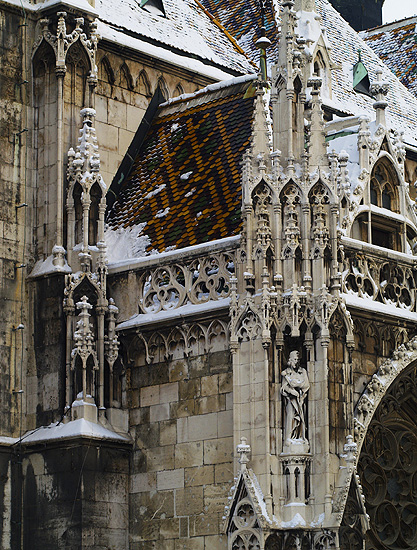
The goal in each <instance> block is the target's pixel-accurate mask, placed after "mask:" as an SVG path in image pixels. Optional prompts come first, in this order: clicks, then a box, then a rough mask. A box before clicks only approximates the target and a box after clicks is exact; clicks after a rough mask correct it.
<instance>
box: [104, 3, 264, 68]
mask: <svg viewBox="0 0 417 550" xmlns="http://www.w3.org/2000/svg"><path fill="white" fill-rule="evenodd" d="M95 7H96V10H97V12H98V13H99V18H100V20H101V21H102V22H104V23H106V27H107V28H106V27H104V26H100V28H99V30H100V31H101V32H102V33H103V37H106V38H108V37H109V35H110V36H111V33H110V31H119V33H125V34H126V35H127V38H128V37H133V38H137V39H140V40H141V44H137V46H138V48H139V49H140V50H142V49H143V48H146V47H148V46H147V45H146V42H148V44H149V46H150V45H160V46H162V47H164V48H166V49H168V50H170V51H172V53H174V54H176V55H179V56H182V57H183V58H184V65H186V59H187V57H190V56H191V58H192V59H196V60H198V61H200V62H203V63H206V64H207V63H208V64H214V65H215V67H216V68H217V69H222V70H224V71H225V72H228V73H229V74H230V72H232V74H233V73H235V74H245V73H248V72H254V67H253V65H252V64H251V63H250V61H249V59H247V58H246V57H245V55H243V54H242V53H241V52H240V51H239V50H238V48H237V47H236V45H235V44H234V42H233V40H231V39H230V38H229V37H228V36H227V34H226V33H225V32H223V31H222V29H221V28H219V26H217V25H216V24H215V23H214V22H213V21H212V20H211V19H210V17H209V16H208V15H207V14H206V13H205V11H204V9H203V8H202V7H200V6H199V5H198V3H197V2H195V1H194V0H164V7H165V14H166V17H161V16H160V15H156V14H153V13H150V12H148V11H146V10H144V9H141V8H140V7H139V2H137V1H136V0H116V1H115V0H96V6H95ZM118 41H119V42H120V41H121V42H122V43H123V44H124V43H125V42H126V40H121V37H120V34H119V36H118ZM131 45H132V46H133V43H131Z"/></svg>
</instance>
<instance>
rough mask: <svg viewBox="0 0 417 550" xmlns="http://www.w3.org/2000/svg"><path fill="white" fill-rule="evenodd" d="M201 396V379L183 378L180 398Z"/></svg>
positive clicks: (180, 385) (180, 386)
mask: <svg viewBox="0 0 417 550" xmlns="http://www.w3.org/2000/svg"><path fill="white" fill-rule="evenodd" d="M196 397H200V379H199V378H196V379H193V380H189V379H187V380H182V381H181V382H180V383H179V399H180V400H181V401H182V400H184V399H195V398H196Z"/></svg>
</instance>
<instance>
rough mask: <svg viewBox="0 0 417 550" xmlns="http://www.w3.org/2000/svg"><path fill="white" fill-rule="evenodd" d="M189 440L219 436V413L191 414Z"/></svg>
mask: <svg viewBox="0 0 417 550" xmlns="http://www.w3.org/2000/svg"><path fill="white" fill-rule="evenodd" d="M187 420H188V439H187V441H201V440H203V439H214V438H215V437H217V414H216V413H211V414H202V415H200V416H190V417H189V418H188V419H187Z"/></svg>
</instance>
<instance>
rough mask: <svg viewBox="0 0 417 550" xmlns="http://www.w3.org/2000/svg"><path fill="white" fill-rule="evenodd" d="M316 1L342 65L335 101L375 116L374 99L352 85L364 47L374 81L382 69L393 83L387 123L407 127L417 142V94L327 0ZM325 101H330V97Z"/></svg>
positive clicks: (334, 79) (407, 135)
mask: <svg viewBox="0 0 417 550" xmlns="http://www.w3.org/2000/svg"><path fill="white" fill-rule="evenodd" d="M316 5H317V10H318V12H319V14H320V15H321V17H322V22H323V27H324V28H325V30H326V36H327V39H328V43H329V45H330V46H331V48H332V50H331V56H332V60H333V61H334V62H335V63H336V64H337V65H339V67H340V68H339V69H335V70H333V71H332V91H333V97H332V99H333V104H334V105H335V106H337V107H338V108H339V109H340V110H341V111H344V112H347V113H350V114H355V115H362V114H363V115H368V116H370V118H371V119H374V118H375V111H374V108H373V103H374V100H373V99H372V98H370V97H367V96H365V95H363V94H358V93H356V92H355V91H354V90H353V86H352V81H353V77H352V69H353V66H354V64H355V63H356V62H357V60H358V50H361V57H362V61H363V63H364V65H365V67H366V68H367V70H368V72H369V79H370V81H371V82H375V81H376V80H377V77H376V73H377V71H378V70H382V80H383V81H384V82H388V84H389V92H388V95H387V101H388V107H387V124H388V125H389V126H392V127H393V128H394V129H397V130H403V131H404V133H405V136H404V139H405V141H406V142H409V143H411V144H416V143H417V140H416V138H415V134H416V122H417V119H416V112H417V98H415V97H414V96H413V95H412V94H411V93H410V92H409V91H408V90H407V89H406V88H405V86H403V84H401V82H400V81H399V80H398V78H397V77H396V76H395V75H394V74H392V72H391V71H390V70H389V68H388V67H387V66H386V65H385V64H384V63H383V61H381V59H380V58H379V57H378V56H377V55H376V54H375V52H374V51H373V50H372V49H371V48H370V47H369V46H368V44H367V43H366V42H364V41H363V40H362V38H361V37H360V36H359V35H358V33H357V32H356V31H354V30H353V29H352V28H351V27H350V26H349V24H348V23H347V22H346V21H345V20H344V19H343V18H342V17H341V16H340V15H339V13H338V12H337V11H336V10H335V9H334V8H333V6H331V5H330V4H329V2H328V1H327V0H316ZM324 103H327V100H326V99H324Z"/></svg>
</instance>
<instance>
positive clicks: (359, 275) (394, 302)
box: [342, 243, 417, 311]
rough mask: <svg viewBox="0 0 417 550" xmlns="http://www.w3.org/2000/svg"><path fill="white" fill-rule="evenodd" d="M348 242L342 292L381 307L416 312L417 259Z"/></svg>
mask: <svg viewBox="0 0 417 550" xmlns="http://www.w3.org/2000/svg"><path fill="white" fill-rule="evenodd" d="M358 248H359V247H357V246H355V245H353V246H352V243H349V244H348V243H346V244H345V247H344V260H343V273H342V292H344V293H346V294H350V295H353V296H357V297H358V298H364V299H367V300H374V301H375V302H379V303H381V304H385V305H389V306H394V307H397V308H402V309H406V310H408V311H416V310H417V308H416V289H417V275H416V261H417V258H414V257H413V256H408V255H405V254H399V253H395V252H392V253H390V252H388V251H387V252H386V253H384V252H385V251H383V250H381V251H379V250H377V249H376V248H375V247H373V248H372V247H369V246H368V247H367V246H366V245H364V246H361V247H360V248H361V249H360V250H359V249H358Z"/></svg>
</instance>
